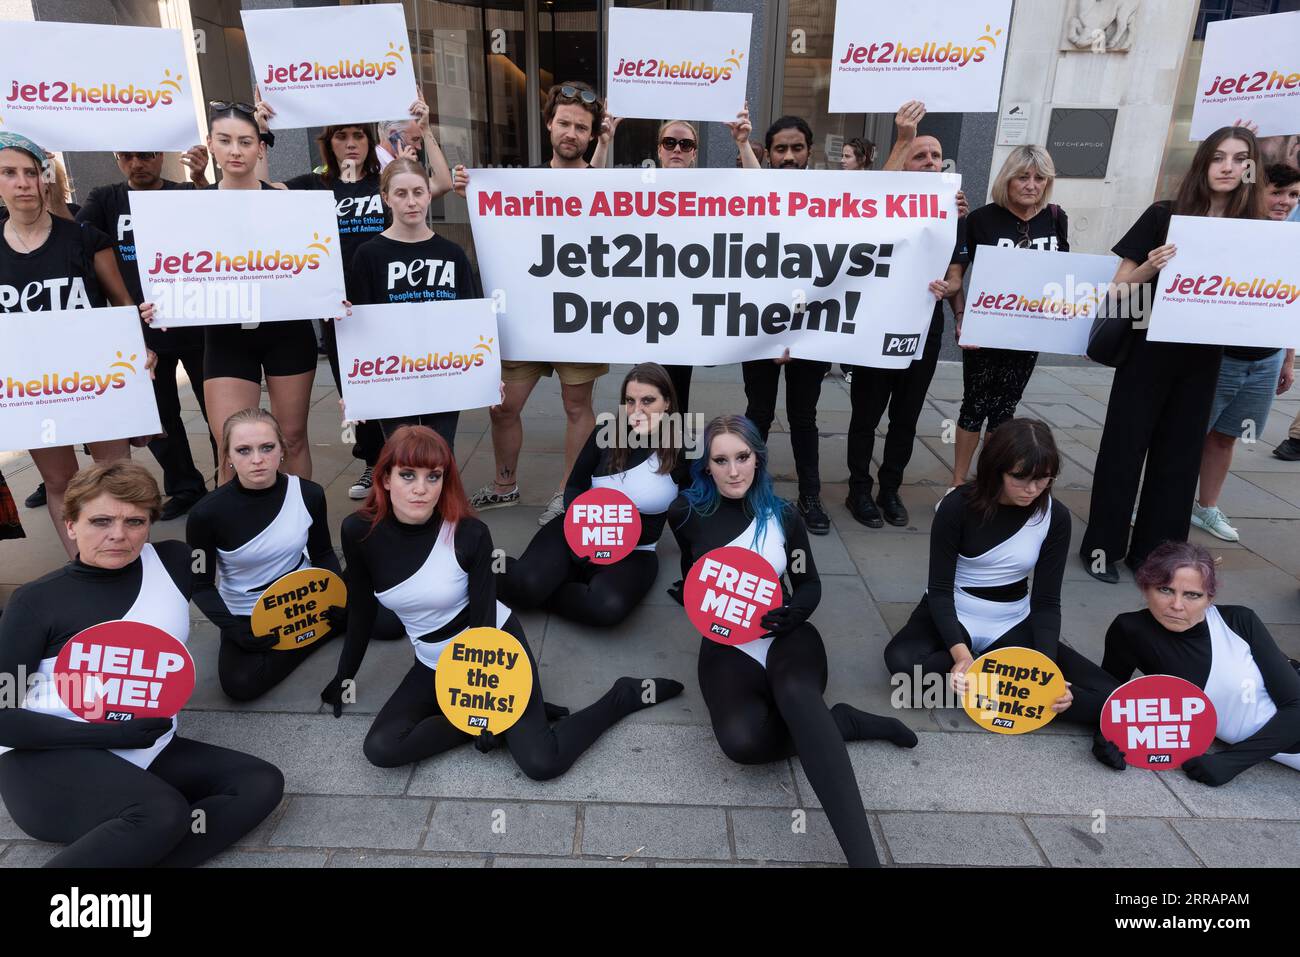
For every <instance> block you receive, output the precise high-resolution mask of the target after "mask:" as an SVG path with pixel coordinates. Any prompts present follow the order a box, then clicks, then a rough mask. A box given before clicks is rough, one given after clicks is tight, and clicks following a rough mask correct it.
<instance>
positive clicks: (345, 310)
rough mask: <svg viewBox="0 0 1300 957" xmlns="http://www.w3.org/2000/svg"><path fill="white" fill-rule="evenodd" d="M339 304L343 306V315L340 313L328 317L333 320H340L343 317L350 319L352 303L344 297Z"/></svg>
mask: <svg viewBox="0 0 1300 957" xmlns="http://www.w3.org/2000/svg"><path fill="white" fill-rule="evenodd" d="M340 304H341V305H342V306H343V315H341V316H331V317H330V318H332V319H333V320H334V321H335V322H342V321H343V320H344V319H351V318H352V303H350V302H348V301H347V300H346V299H344V300H341V303H340Z"/></svg>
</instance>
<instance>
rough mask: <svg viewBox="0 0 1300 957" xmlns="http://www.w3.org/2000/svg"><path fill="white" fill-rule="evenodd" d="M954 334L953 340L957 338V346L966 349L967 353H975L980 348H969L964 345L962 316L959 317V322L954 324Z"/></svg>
mask: <svg viewBox="0 0 1300 957" xmlns="http://www.w3.org/2000/svg"><path fill="white" fill-rule="evenodd" d="M952 334H953V338H955V339H956V340H957V345H958V346H960V347H961V348H963V349H965V350H966V351H967V352H973V351H974V350H976V349H978V348H979V346H967V345H962V341H961V317H960V316H958V317H957V321H956V323H954V324H953V330H952Z"/></svg>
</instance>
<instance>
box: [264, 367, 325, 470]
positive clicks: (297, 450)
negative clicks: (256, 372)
mask: <svg viewBox="0 0 1300 957" xmlns="http://www.w3.org/2000/svg"><path fill="white" fill-rule="evenodd" d="M315 378H316V370H315V369H312V370H311V371H310V372H304V373H302V374H300V375H269V376H267V377H266V391H267V393H268V395H269V396H270V398H271V414H272V415H273V416H275V418H276V421H277V422H279V423H280V430H281V431H282V432H283V433H284V471H286V472H288V473H289V474H290V475H296V476H298V477H299V478H305V479H309V478H311V443H310V442H308V441H307V411H308V410H309V409H310V408H311V384H312V381H313V380H314V379H315Z"/></svg>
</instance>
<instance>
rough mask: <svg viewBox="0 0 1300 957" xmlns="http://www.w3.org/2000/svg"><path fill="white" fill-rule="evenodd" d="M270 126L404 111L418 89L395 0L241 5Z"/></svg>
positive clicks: (285, 126) (359, 119) (389, 116)
mask: <svg viewBox="0 0 1300 957" xmlns="http://www.w3.org/2000/svg"><path fill="white" fill-rule="evenodd" d="M240 16H242V17H243V19H244V30H245V31H246V32H247V34H248V55H249V59H251V60H252V61H253V71H254V76H255V77H256V78H257V83H258V87H259V89H260V90H261V91H262V96H263V98H264V99H265V100H266V101H267V102H268V103H269V104H270V105H271V106H272V107H274V109H275V117H274V118H273V119H272V120H271V128H272V129H277V130H279V129H294V128H297V127H304V126H328V125H330V124H331V123H358V122H362V121H365V120H393V119H400V118H401V117H404V116H407V115H408V114H409V112H410V109H411V103H412V102H413V101H414V100H415V98H416V96H417V87H416V84H415V71H414V70H413V69H412V68H411V53H410V51H408V50H407V49H406V44H407V33H406V14H405V13H404V12H403V10H402V5H401V4H399V3H380V4H376V5H374V6H343V7H340V6H331V7H318V8H306V9H301V8H300V9H289V10H243V11H241V12H240Z"/></svg>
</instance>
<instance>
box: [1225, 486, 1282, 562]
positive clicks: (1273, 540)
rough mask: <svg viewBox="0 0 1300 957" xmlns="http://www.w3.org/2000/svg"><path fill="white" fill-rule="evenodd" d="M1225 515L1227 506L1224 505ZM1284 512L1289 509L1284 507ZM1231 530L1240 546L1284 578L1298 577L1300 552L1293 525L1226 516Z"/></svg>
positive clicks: (1231, 514) (1270, 520) (1273, 520)
mask: <svg viewBox="0 0 1300 957" xmlns="http://www.w3.org/2000/svg"><path fill="white" fill-rule="evenodd" d="M1223 507H1224V511H1225V512H1227V504H1226V503H1224V506H1223ZM1286 507H1287V508H1291V507H1292V506H1290V505H1288V506H1286ZM1227 514H1228V515H1229V521H1230V522H1231V524H1232V526H1233V528H1235V529H1236V530H1237V532H1238V533H1239V534H1240V535H1241V541H1242V544H1243V545H1244V546H1245V547H1246V548H1248V549H1250V550H1251V551H1252V552H1253V553H1254V554H1256V555H1258V556H1260V557H1261V558H1264V559H1265V560H1267V561H1268V562H1269V563H1270V564H1271V565H1273V566H1275V567H1276V568H1278V569H1280V570H1282V571H1283V572H1286V573H1287V574H1288V575H1291V576H1293V577H1294V576H1296V575H1300V548H1297V542H1296V528H1297V527H1298V526H1297V523H1296V522H1294V521H1285V520H1281V519H1276V518H1267V519H1257V518H1246V517H1242V518H1238V517H1237V516H1236V515H1234V514H1233V513H1231V512H1227Z"/></svg>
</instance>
